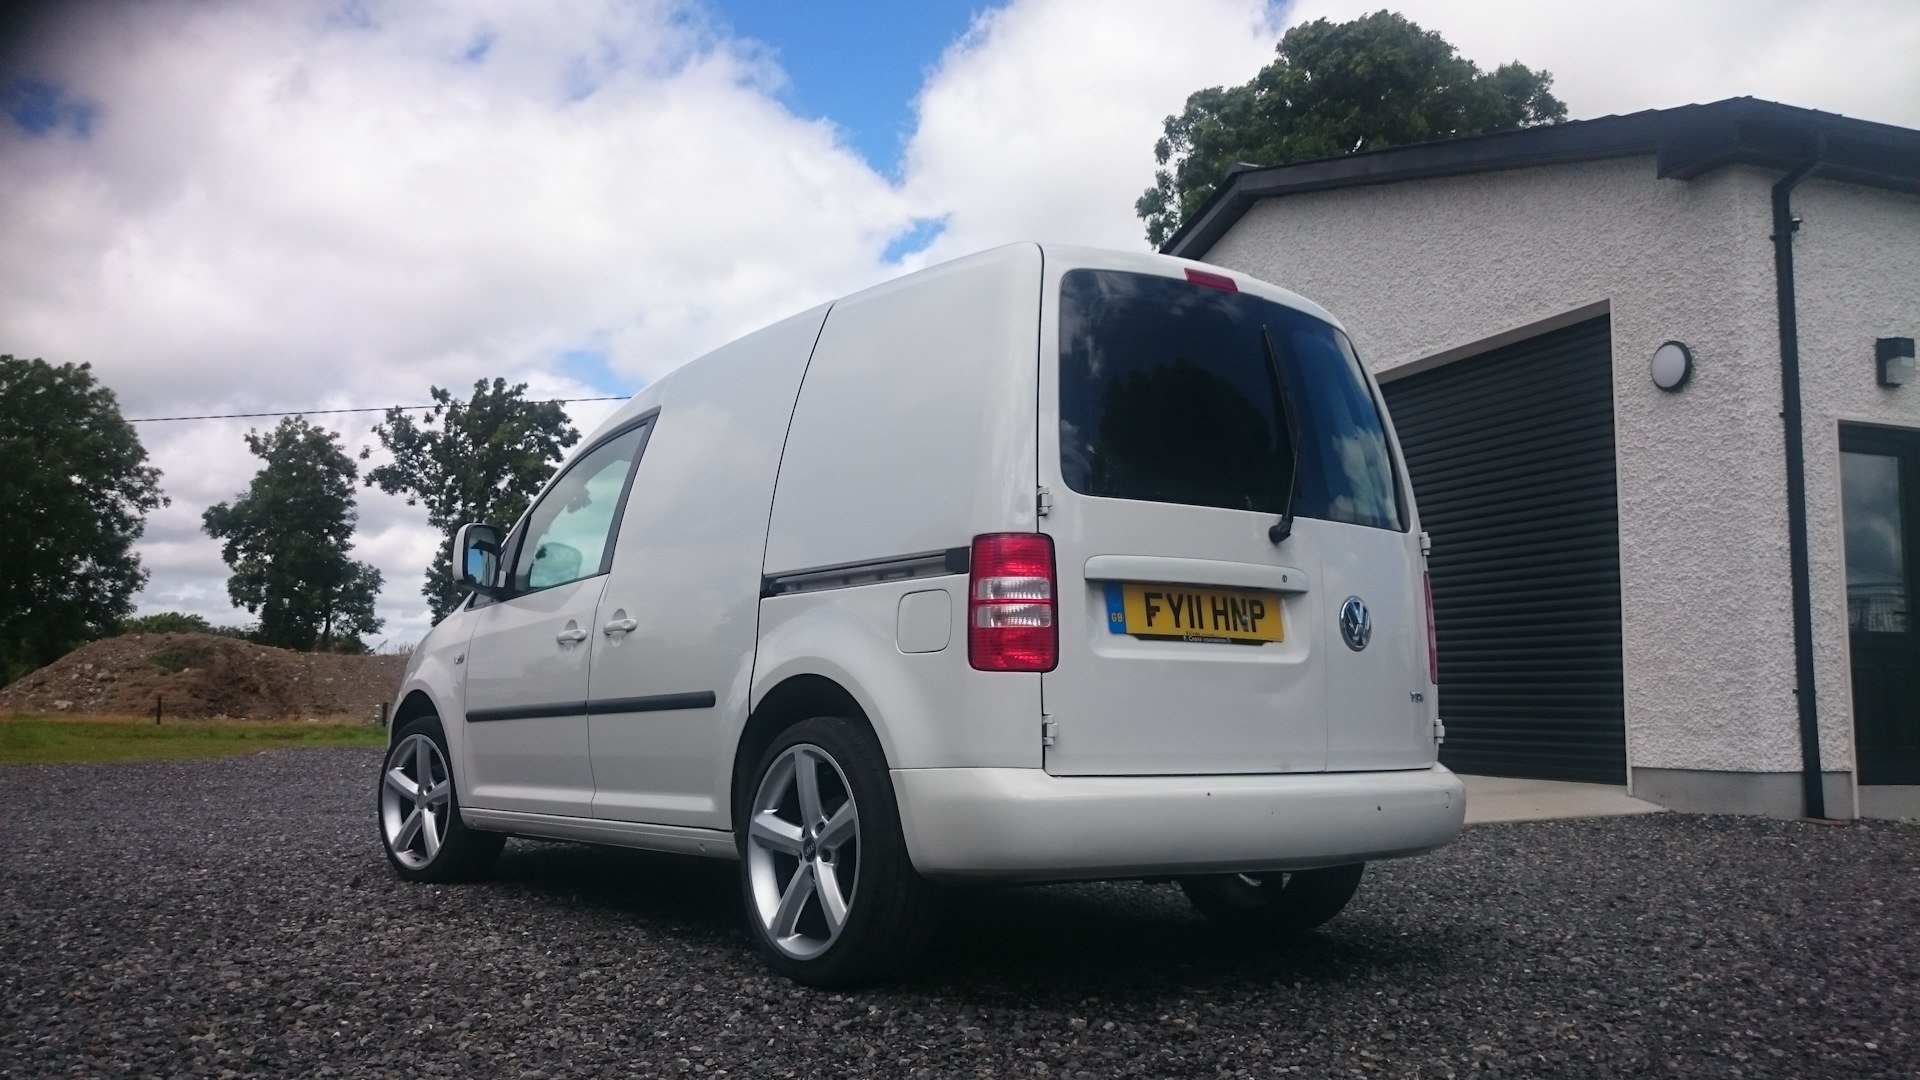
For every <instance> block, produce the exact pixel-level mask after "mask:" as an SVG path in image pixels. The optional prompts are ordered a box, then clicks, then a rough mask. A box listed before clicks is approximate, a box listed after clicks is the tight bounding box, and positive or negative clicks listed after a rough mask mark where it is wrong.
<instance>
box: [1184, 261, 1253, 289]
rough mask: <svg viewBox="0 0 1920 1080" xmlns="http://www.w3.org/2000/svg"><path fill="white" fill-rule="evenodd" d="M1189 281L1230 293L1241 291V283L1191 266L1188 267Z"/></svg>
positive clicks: (1223, 275)
mask: <svg viewBox="0 0 1920 1080" xmlns="http://www.w3.org/2000/svg"><path fill="white" fill-rule="evenodd" d="M1187 280H1188V281H1191V282H1193V283H1194V284H1195V285H1205V286H1206V287H1208V288H1210V289H1225V290H1227V291H1228V292H1239V291H1240V283H1239V282H1237V281H1235V280H1233V279H1232V278H1230V277H1228V276H1227V275H1225V274H1209V273H1207V272H1206V271H1205V270H1195V269H1194V268H1193V267H1191V266H1189V267H1187Z"/></svg>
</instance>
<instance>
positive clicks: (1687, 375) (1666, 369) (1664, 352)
mask: <svg viewBox="0 0 1920 1080" xmlns="http://www.w3.org/2000/svg"><path fill="white" fill-rule="evenodd" d="M1651 368H1652V371H1653V385H1655V386H1657V387H1659V388H1660V389H1662V390H1665V391H1666V392H1667V393H1669V394H1671V393H1673V392H1674V391H1676V390H1679V389H1680V388H1681V387H1683V386H1685V385H1687V380H1688V379H1691V378H1693V351H1692V350H1690V349H1688V348H1687V347H1686V346H1685V345H1682V344H1681V343H1680V342H1678V341H1669V342H1666V343H1665V344H1663V345H1661V346H1660V347H1659V348H1657V349H1655V350H1653V363H1652V365H1651Z"/></svg>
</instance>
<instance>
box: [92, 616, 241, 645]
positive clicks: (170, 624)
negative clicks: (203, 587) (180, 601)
mask: <svg viewBox="0 0 1920 1080" xmlns="http://www.w3.org/2000/svg"><path fill="white" fill-rule="evenodd" d="M120 632H121V633H123V634H217V635H219V636H220V637H230V638H242V639H244V638H246V637H247V636H248V635H247V632H246V631H245V630H243V629H241V628H240V627H238V626H219V625H216V624H214V623H210V622H208V621H207V620H206V619H204V618H202V617H200V616H198V615H190V614H188V613H186V612H184V611H156V612H154V613H153V614H151V615H140V616H137V617H135V618H131V619H125V620H122V621H121V623H120Z"/></svg>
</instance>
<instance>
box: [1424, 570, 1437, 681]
mask: <svg viewBox="0 0 1920 1080" xmlns="http://www.w3.org/2000/svg"><path fill="white" fill-rule="evenodd" d="M1420 580H1421V581H1422V582H1423V583H1425V585H1426V587H1427V681H1428V682H1430V683H1432V684H1433V685H1435V686H1439V685H1440V642H1439V639H1438V638H1436V637H1435V636H1434V633H1433V575H1432V574H1424V573H1423V574H1421V575H1420Z"/></svg>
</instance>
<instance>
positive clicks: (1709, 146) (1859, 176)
mask: <svg viewBox="0 0 1920 1080" xmlns="http://www.w3.org/2000/svg"><path fill="white" fill-rule="evenodd" d="M1822 134H1825V135H1826V137H1827V147H1828V148H1827V152H1826V156H1825V157H1824V158H1823V161H1824V162H1825V164H1824V165H1823V166H1822V169H1821V175H1822V176H1823V177H1824V178H1827V179H1830V180H1841V181H1845V182H1848V183H1854V184H1861V185H1865V186H1870V187H1880V188H1887V189H1890V190H1894V191H1905V192H1920V131H1913V130H1910V129H1907V128H1900V127H1894V126H1892V125H1888V124H1875V123H1871V122H1869V121H1864V120H1855V119H1851V118H1849V117H1843V116H1836V115H1834V114H1832V113H1822V112H1816V111H1814V110H1811V109H1800V108H1795V107H1793V106H1790V105H1780V104H1776V103H1774V102H1770V101H1759V100H1756V99H1753V98H1732V99H1729V100H1727V101H1718V102H1714V103H1712V104H1710V105H1686V106H1682V107H1680V108H1677V109H1662V110H1655V111H1649V112H1642V113H1634V114H1632V115H1630V116H1609V117H1602V118H1600V119H1597V120H1583V121H1576V122H1574V123H1570V124H1555V125H1551V126H1548V127H1537V128H1525V129H1522V130H1518V131H1502V132H1495V133H1493V134H1489V135H1475V136H1468V137H1465V138H1460V139H1450V140H1444V141H1440V142H1430V143H1418V144H1415V145H1411V146H1400V147H1390V148H1388V149H1385V150H1375V151H1370V152H1367V153H1360V154H1350V155H1347V156H1344V157H1336V158H1322V159H1320V160H1317V161H1304V162H1299V163H1296V164H1291V165H1278V166H1273V167H1271V168H1266V169H1247V170H1243V171H1241V172H1238V173H1234V174H1233V175H1231V176H1229V177H1228V179H1227V182H1226V183H1224V184H1222V185H1221V186H1220V187H1219V188H1216V189H1215V190H1214V192H1213V195H1212V196H1211V197H1209V198H1208V199H1207V201H1206V202H1205V203H1204V204H1202V206H1201V208H1200V210H1199V212H1198V213H1196V214H1195V215H1194V216H1193V218H1192V219H1190V220H1189V221H1188V222H1187V223H1186V225H1184V226H1183V227H1182V228H1181V229H1180V230H1179V231H1178V232H1176V233H1175V234H1174V236H1173V237H1172V238H1171V239H1170V240H1168V241H1167V243H1166V244H1165V245H1164V246H1163V247H1162V248H1161V250H1162V251H1164V252H1166V253H1167V254H1170V255H1179V256H1182V257H1184V258H1189V259H1200V258H1204V257H1205V256H1206V254H1207V252H1208V251H1210V250H1212V248H1213V246H1214V245H1215V244H1217V243H1219V241H1220V238H1221V237H1223V236H1225V235H1226V234H1227V231H1228V230H1229V229H1231V228H1232V227H1233V226H1234V224H1235V223H1237V222H1238V221H1239V220H1240V218H1241V217H1242V216H1244V215H1245V214H1246V212H1247V211H1248V210H1249V209H1251V208H1252V206H1253V204H1254V203H1255V202H1257V201H1259V200H1260V199H1267V198H1275V197H1278V196H1282V195H1295V194H1300V193H1303V192H1309V191H1326V190H1331V189H1334V188H1344V187H1362V186H1367V185H1372V184H1389V183H1398V182H1400V181H1403V180H1424V179H1432V178H1436V177H1442V176H1460V175H1467V174H1471V173H1480V172H1497V171H1502V170H1506V169H1520V168H1531V167H1536V166H1543V165H1564V164H1571V163H1575V162H1582V161H1598V160H1602V159H1606V158H1619V157H1632V156H1636V155H1641V154H1649V155H1654V156H1655V158H1656V172H1657V175H1659V176H1661V177H1666V178H1671V179H1676V180H1692V179H1695V178H1696V177H1699V176H1703V175H1705V174H1706V173H1708V172H1711V171H1713V170H1715V169H1718V168H1721V167H1723V166H1726V165H1732V164H1750V165H1758V166H1761V167H1763V168H1772V169H1790V168H1792V167H1793V166H1794V165H1796V164H1798V163H1799V162H1801V161H1804V160H1806V159H1807V158H1808V157H1809V156H1811V154H1812V152H1813V148H1814V146H1815V144H1816V143H1817V142H1818V139H1819V136H1820V135H1822Z"/></svg>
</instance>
